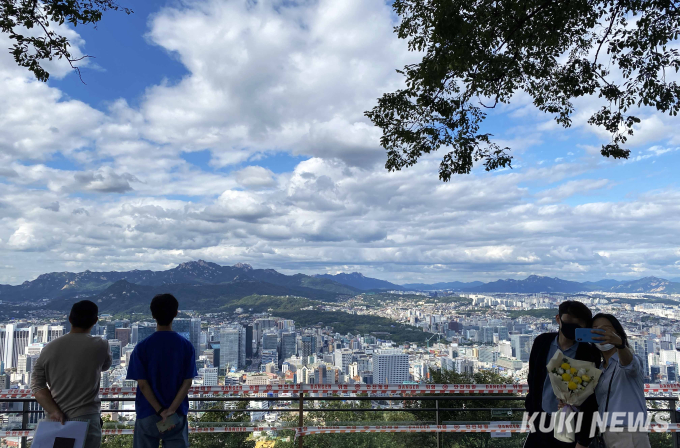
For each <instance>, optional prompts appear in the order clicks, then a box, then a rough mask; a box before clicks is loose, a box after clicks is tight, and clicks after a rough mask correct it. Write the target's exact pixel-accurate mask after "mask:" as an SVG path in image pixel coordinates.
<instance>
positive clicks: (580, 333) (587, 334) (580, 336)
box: [576, 328, 602, 343]
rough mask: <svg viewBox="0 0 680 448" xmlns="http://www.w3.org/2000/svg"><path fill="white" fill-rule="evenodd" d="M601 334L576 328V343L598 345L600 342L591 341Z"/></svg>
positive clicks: (589, 329)
mask: <svg viewBox="0 0 680 448" xmlns="http://www.w3.org/2000/svg"><path fill="white" fill-rule="evenodd" d="M601 336H602V333H593V332H592V328H577V329H576V340H577V341H578V342H592V343H598V342H602V341H598V340H595V339H593V338H594V337H595V338H597V337H601Z"/></svg>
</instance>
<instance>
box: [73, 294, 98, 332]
mask: <svg viewBox="0 0 680 448" xmlns="http://www.w3.org/2000/svg"><path fill="white" fill-rule="evenodd" d="M68 320H69V322H71V326H72V327H76V328H82V329H88V328H91V327H93V326H94V324H96V323H97V321H98V320H99V307H98V306H97V304H96V303H94V302H91V301H89V300H82V301H80V302H77V303H74V304H73V306H72V307H71V313H70V314H69V315H68Z"/></svg>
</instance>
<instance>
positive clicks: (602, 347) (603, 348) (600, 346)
mask: <svg viewBox="0 0 680 448" xmlns="http://www.w3.org/2000/svg"><path fill="white" fill-rule="evenodd" d="M614 334H616V333H614ZM616 335H617V336H618V334H616ZM595 347H597V348H598V349H599V350H600V351H601V352H608V351H609V350H611V349H613V348H614V347H616V346H615V345H614V344H595Z"/></svg>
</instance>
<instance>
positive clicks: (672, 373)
mask: <svg viewBox="0 0 680 448" xmlns="http://www.w3.org/2000/svg"><path fill="white" fill-rule="evenodd" d="M666 375H667V376H668V382H669V383H677V382H678V364H677V363H671V364H668V365H667V366H666Z"/></svg>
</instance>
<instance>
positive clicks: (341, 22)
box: [0, 0, 680, 283]
mask: <svg viewBox="0 0 680 448" xmlns="http://www.w3.org/2000/svg"><path fill="white" fill-rule="evenodd" d="M132 6H133V9H134V10H135V13H134V14H133V15H130V16H127V15H125V14H123V13H109V14H107V15H106V16H105V18H104V20H103V21H102V22H101V23H100V24H99V25H98V27H97V28H96V29H94V28H91V27H78V28H77V29H75V30H69V31H67V32H68V33H71V34H70V36H71V37H72V40H73V42H74V45H76V48H77V49H78V50H79V51H81V52H82V53H84V54H89V55H92V56H95V57H94V58H93V59H90V60H88V62H87V65H86V66H85V67H83V71H82V75H83V80H84V81H85V84H83V83H82V82H81V81H80V80H79V79H78V77H77V76H76V75H75V74H73V73H72V72H71V71H70V70H69V69H68V67H66V66H64V64H63V63H62V64H59V63H56V64H54V66H53V70H52V71H51V73H52V77H51V79H50V81H49V82H48V83H47V84H43V83H39V82H37V81H36V80H35V79H33V78H32V77H31V76H30V74H28V73H27V72H25V71H23V70H22V69H19V68H17V67H16V66H15V65H14V64H13V61H12V59H11V56H10V55H9V54H1V55H0V84H2V85H1V86H0V101H2V103H3V104H6V105H7V106H8V107H7V108H6V109H5V111H4V112H0V162H1V163H0V166H1V167H2V168H0V189H1V190H2V196H1V197H2V199H0V255H1V256H2V259H3V260H6V261H4V262H2V263H0V264H1V265H0V283H20V282H22V281H24V280H27V279H31V278H35V277H36V276H37V275H39V274H41V273H43V272H48V271H61V270H71V271H78V270H84V269H91V270H112V269H114V270H115V269H135V268H138V269H147V268H148V269H165V268H168V267H172V266H174V265H176V264H178V263H181V262H184V261H187V260H194V259H199V258H200V259H206V260H210V261H214V262H217V263H221V264H235V263H237V262H247V263H250V264H252V265H253V266H256V267H265V268H274V269H279V270H281V271H283V272H286V273H294V272H305V273H321V272H328V273H336V272H351V271H361V272H363V273H364V274H365V275H369V276H374V277H379V278H383V279H386V280H390V281H394V282H397V283H399V282H401V283H406V282H438V281H454V280H462V281H470V280H495V279H498V278H522V277H525V276H528V275H530V274H540V275H550V276H559V277H562V278H567V279H572V280H596V279H599V278H605V277H606V278H618V279H632V278H639V277H643V276H647V275H657V276H662V277H668V278H673V277H680V241H679V240H678V237H677V235H678V234H680V233H679V232H678V231H679V230H680V228H679V227H680V224H679V222H680V220H678V216H680V215H679V214H680V208H679V204H680V202H679V201H678V200H679V199H680V192H679V190H678V180H677V178H678V176H677V175H676V173H675V172H676V170H677V167H678V166H679V163H678V162H680V151H679V150H678V148H679V147H680V138H679V137H678V135H677V132H676V130H675V128H676V123H677V120H675V119H672V118H670V117H665V116H663V115H661V114H658V113H657V112H655V111H653V110H646V109H645V110H641V111H640V116H641V117H642V118H643V122H642V123H641V125H640V127H639V129H638V130H637V132H636V135H635V137H634V138H633V139H632V140H631V142H630V145H629V147H630V149H631V150H632V151H633V152H632V156H631V159H630V160H629V161H613V160H607V159H604V158H603V157H601V156H600V155H599V154H598V153H599V147H600V145H601V144H602V143H604V142H606V135H603V134H602V132H601V131H599V130H597V129H595V128H593V127H591V126H589V125H587V123H586V121H587V117H588V116H589V114H590V113H592V111H593V110H594V109H595V108H596V107H598V106H599V104H600V103H599V100H598V99H597V98H583V99H580V100H578V101H577V102H576V112H575V114H574V124H573V126H572V127H571V128H569V129H564V128H561V127H559V126H557V125H556V124H555V123H554V122H553V121H551V117H549V116H547V115H545V114H542V113H541V112H539V111H537V110H536V109H535V108H534V107H533V106H532V105H531V102H530V99H529V98H527V96H526V95H524V94H522V93H518V94H517V95H516V97H515V98H514V99H513V101H512V102H511V104H509V105H505V106H502V107H499V108H497V109H496V110H493V111H491V112H490V114H489V117H488V119H487V121H486V122H485V124H484V126H485V130H486V131H488V132H491V133H493V134H494V135H495V138H496V139H497V141H499V142H500V143H503V144H507V145H508V146H510V147H511V148H512V150H513V152H512V153H513V155H514V162H513V165H514V168H513V169H512V170H501V171H498V172H494V173H486V172H484V171H483V170H482V169H480V168H477V169H475V170H474V171H473V173H472V174H471V175H469V176H457V177H455V178H453V179H452V181H451V182H450V183H447V184H443V183H441V182H440V181H439V180H438V179H437V165H438V162H439V160H440V158H441V157H442V156H443V154H444V152H443V151H442V152H440V153H439V154H434V155H431V156H428V157H426V158H424V159H423V160H422V162H421V163H419V164H418V166H416V167H413V168H410V169H406V170H404V171H402V172H398V173H387V172H386V171H385V169H384V168H383V165H384V162H385V155H384V151H383V150H382V149H381V148H380V147H379V143H378V140H379V137H380V132H379V130H377V129H375V128H374V127H373V126H372V125H371V123H370V122H369V121H368V120H367V119H366V118H365V117H364V115H363V112H364V111H365V110H367V109H370V108H371V107H372V106H373V105H374V104H375V101H376V98H377V97H378V96H379V95H381V94H382V93H383V92H387V91H393V90H394V89H396V88H399V87H400V86H401V82H402V80H401V78H400V76H399V75H398V74H396V73H395V71H394V70H395V69H396V68H400V67H402V66H403V65H404V64H407V63H411V62H414V61H417V58H418V55H415V54H412V53H409V52H408V51H407V49H406V45H405V42H403V41H400V40H399V39H397V37H396V36H395V35H394V33H393V32H392V27H393V25H394V20H395V18H394V15H393V13H392V12H391V10H390V7H389V6H388V5H386V4H384V3H383V2H382V1H380V0H346V1H344V2H332V1H330V0H319V1H317V2H279V1H275V0H266V1H261V2H258V3H256V4H248V2H246V1H245V0H229V1H217V0H215V1H210V0H197V1H192V2H186V3H176V2H163V1H149V2H143V3H141V4H139V5H132ZM75 33H77V35H76V34H75ZM340 36H343V38H340ZM348 36H349V37H348ZM2 39H4V36H3V37H2ZM2 39H0V40H2ZM0 43H5V41H4V40H3V41H2V42H0ZM7 46H8V45H4V47H3V48H5V47H7Z"/></svg>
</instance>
